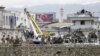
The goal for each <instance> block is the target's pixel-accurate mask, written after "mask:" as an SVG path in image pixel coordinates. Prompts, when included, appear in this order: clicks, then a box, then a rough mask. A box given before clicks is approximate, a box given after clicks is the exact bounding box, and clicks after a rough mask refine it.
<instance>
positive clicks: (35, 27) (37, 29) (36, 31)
mask: <svg viewBox="0 0 100 56" xmlns="http://www.w3.org/2000/svg"><path fill="white" fill-rule="evenodd" d="M24 12H25V13H26V15H27V18H28V20H29V21H30V23H31V25H32V26H33V27H32V28H33V32H34V35H35V36H36V37H38V36H42V37H48V36H51V35H52V34H53V33H50V32H42V30H41V29H40V27H39V26H38V24H37V23H36V22H35V20H34V18H33V17H32V16H31V14H30V13H29V12H28V11H27V9H26V8H25V9H24Z"/></svg>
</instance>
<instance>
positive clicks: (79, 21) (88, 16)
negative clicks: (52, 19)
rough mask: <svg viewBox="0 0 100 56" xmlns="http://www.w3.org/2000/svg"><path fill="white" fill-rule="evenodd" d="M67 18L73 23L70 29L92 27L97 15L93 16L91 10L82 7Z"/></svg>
mask: <svg viewBox="0 0 100 56" xmlns="http://www.w3.org/2000/svg"><path fill="white" fill-rule="evenodd" d="M67 19H68V20H70V21H71V22H72V23H73V26H71V29H94V25H95V22H96V21H97V20H98V17H95V16H93V15H92V13H91V12H89V11H86V10H84V9H83V10H81V11H79V12H77V13H74V14H71V15H68V17H67Z"/></svg>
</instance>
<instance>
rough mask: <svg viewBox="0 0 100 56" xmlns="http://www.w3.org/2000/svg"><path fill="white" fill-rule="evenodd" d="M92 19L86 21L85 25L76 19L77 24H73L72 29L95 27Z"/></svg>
mask: <svg viewBox="0 0 100 56" xmlns="http://www.w3.org/2000/svg"><path fill="white" fill-rule="evenodd" d="M91 23H92V22H91V21H85V25H81V24H80V21H75V24H74V25H73V26H71V28H72V29H79V28H81V29H85V28H93V24H91Z"/></svg>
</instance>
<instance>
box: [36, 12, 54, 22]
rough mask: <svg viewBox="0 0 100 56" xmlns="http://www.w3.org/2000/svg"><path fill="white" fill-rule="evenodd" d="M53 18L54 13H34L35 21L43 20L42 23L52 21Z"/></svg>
mask: <svg viewBox="0 0 100 56" xmlns="http://www.w3.org/2000/svg"><path fill="white" fill-rule="evenodd" d="M54 18H55V14H54V13H36V16H35V20H36V22H43V23H49V22H52V21H53V19H54Z"/></svg>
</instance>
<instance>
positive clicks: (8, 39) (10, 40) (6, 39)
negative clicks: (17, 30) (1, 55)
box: [1, 35, 23, 44]
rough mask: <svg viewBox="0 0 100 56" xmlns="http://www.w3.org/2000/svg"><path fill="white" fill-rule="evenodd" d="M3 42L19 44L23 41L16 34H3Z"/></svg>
mask: <svg viewBox="0 0 100 56" xmlns="http://www.w3.org/2000/svg"><path fill="white" fill-rule="evenodd" d="M1 41H2V43H3V44H21V43H22V42H23V40H22V38H18V36H16V37H15V39H14V37H13V36H10V35H7V36H5V35H3V37H2V38H1Z"/></svg>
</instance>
